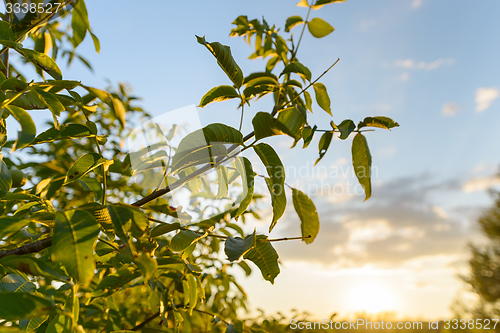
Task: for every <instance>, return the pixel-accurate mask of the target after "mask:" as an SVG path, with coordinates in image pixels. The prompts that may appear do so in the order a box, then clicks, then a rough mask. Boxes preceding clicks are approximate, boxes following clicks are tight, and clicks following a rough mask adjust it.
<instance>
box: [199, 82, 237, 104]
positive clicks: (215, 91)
mask: <svg viewBox="0 0 500 333" xmlns="http://www.w3.org/2000/svg"><path fill="white" fill-rule="evenodd" d="M238 97H239V95H238V92H237V91H236V89H234V87H231V86H224V85H222V86H218V87H215V88H212V89H210V90H209V91H208V92H207V93H206V94H205V95H204V96H203V97H202V98H201V101H200V105H199V107H202V108H203V107H205V106H207V105H208V104H210V103H212V102H222V101H226V100H228V99H232V98H238Z"/></svg>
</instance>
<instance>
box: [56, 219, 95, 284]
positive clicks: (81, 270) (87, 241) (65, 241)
mask: <svg viewBox="0 0 500 333" xmlns="http://www.w3.org/2000/svg"><path fill="white" fill-rule="evenodd" d="M99 230H100V228H99V223H97V221H96V220H95V219H94V217H93V216H92V215H91V214H90V213H88V212H86V211H83V210H71V211H67V212H64V213H58V214H57V215H56V225H55V228H54V237H53V240H52V251H51V255H52V260H53V261H54V262H59V263H61V264H63V265H64V267H66V270H67V271H68V273H69V275H70V276H72V277H73V278H75V279H76V280H77V281H80V283H81V284H82V285H83V286H84V287H87V286H88V285H89V284H90V281H91V280H92V278H93V277H94V269H95V262H94V259H93V251H94V246H95V243H96V241H97V236H98V235H99Z"/></svg>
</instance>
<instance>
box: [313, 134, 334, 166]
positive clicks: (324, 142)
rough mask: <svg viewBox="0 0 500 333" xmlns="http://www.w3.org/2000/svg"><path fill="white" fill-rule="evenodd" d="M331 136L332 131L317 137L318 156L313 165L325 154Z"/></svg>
mask: <svg viewBox="0 0 500 333" xmlns="http://www.w3.org/2000/svg"><path fill="white" fill-rule="evenodd" d="M332 138H333V132H325V133H323V135H322V136H321V139H319V144H318V150H319V157H318V159H317V160H316V162H315V163H314V165H316V164H318V162H319V161H321V159H322V158H323V156H325V154H326V152H327V151H328V148H329V147H330V143H331V142H332Z"/></svg>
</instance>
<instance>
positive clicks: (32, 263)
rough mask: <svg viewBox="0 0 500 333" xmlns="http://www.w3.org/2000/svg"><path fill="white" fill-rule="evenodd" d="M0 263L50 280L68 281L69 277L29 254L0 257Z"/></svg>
mask: <svg viewBox="0 0 500 333" xmlns="http://www.w3.org/2000/svg"><path fill="white" fill-rule="evenodd" d="M0 265H2V266H5V267H10V268H14V269H17V270H18V271H21V272H23V273H26V274H29V275H37V276H43V277H46V278H49V279H52V280H58V281H68V280H69V278H68V277H67V276H65V275H62V274H60V273H59V272H57V271H56V270H55V269H53V268H52V267H50V266H49V265H47V264H46V263H45V262H43V261H42V260H40V259H37V258H33V257H29V256H9V257H5V258H2V259H0Z"/></svg>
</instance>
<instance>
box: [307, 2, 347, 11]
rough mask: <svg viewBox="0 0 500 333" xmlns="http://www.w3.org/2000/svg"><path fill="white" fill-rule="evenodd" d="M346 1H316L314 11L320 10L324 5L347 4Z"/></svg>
mask: <svg viewBox="0 0 500 333" xmlns="http://www.w3.org/2000/svg"><path fill="white" fill-rule="evenodd" d="M345 1H346V0H316V2H315V3H314V5H313V6H312V8H313V9H320V8H321V7H323V6H324V5H327V4H329V3H335V2H345Z"/></svg>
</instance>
